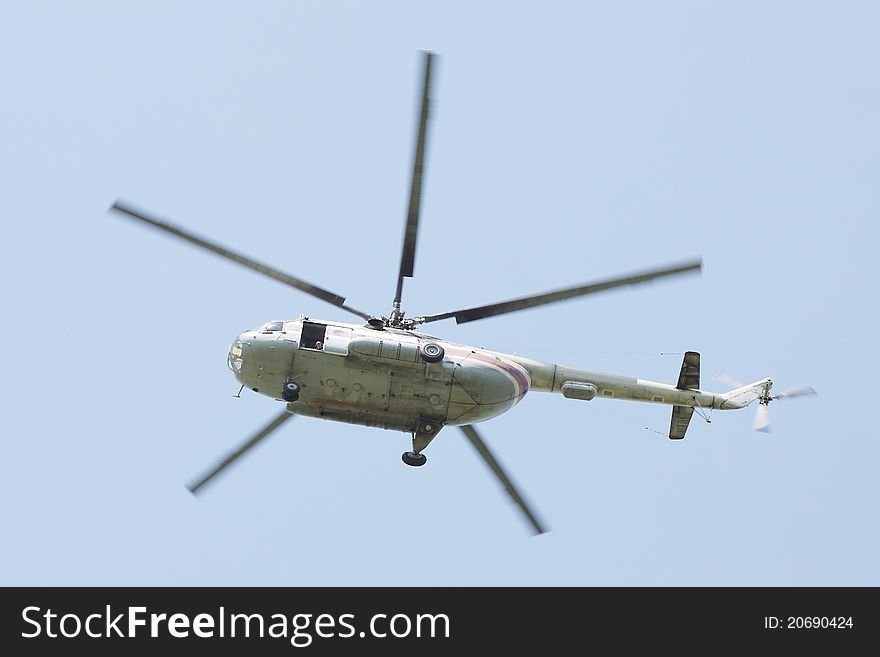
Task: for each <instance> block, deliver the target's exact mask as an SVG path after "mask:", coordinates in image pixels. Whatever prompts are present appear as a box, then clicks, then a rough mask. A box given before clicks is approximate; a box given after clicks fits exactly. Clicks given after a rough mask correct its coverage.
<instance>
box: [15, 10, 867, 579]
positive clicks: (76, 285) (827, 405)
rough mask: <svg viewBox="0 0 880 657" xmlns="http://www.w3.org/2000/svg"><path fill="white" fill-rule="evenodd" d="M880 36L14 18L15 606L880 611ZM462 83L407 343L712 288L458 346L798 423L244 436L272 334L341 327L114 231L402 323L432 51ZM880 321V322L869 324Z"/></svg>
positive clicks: (416, 15) (626, 423)
mask: <svg viewBox="0 0 880 657" xmlns="http://www.w3.org/2000/svg"><path fill="white" fill-rule="evenodd" d="M878 14H880V12H878V10H877V8H876V5H875V4H874V3H868V2H864V3H859V2H840V3H819V2H781V1H774V2H738V3H704V2H667V3H651V2H619V3H586V2H584V3H540V6H539V5H538V4H536V3H511V2H503V3H500V2H499V3H490V2H486V3H467V2H443V3H413V2H383V3H356V2H335V3H334V2H258V3H251V4H250V5H248V7H247V8H244V7H242V6H241V4H240V3H222V2H220V3H218V2H192V3H185V4H183V3H176V2H149V3H146V2H127V3H114V2H82V3H75V2H32V3H25V4H23V3H6V4H5V5H4V6H3V8H2V9H0V56H2V57H3V61H5V62H6V65H5V66H4V67H3V70H2V72H0V84H2V88H3V101H2V103H0V143H2V149H0V179H2V181H3V183H2V189H3V193H2V194H0V215H2V217H3V226H4V231H3V235H4V245H5V247H6V248H5V249H4V257H3V258H2V259H0V281H2V290H3V298H4V304H3V305H4V311H3V317H4V321H3V325H4V337H5V344H6V349H5V351H4V358H3V362H4V365H5V368H4V372H5V374H6V386H5V390H4V392H3V394H2V396H0V408H2V413H3V417H4V422H3V429H2V433H0V440H2V447H3V453H4V458H3V459H2V460H0V522H2V526H3V527H4V540H3V541H2V542H0V583H2V584H7V585H10V584H28V585H50V584H62V585H66V584H89V585H102V584H107V585H138V584H140V585H153V584H156V585H159V584H163V585H164V584H182V585H190V584H207V585H215V584H216V585H222V584H229V585H430V584H434V585H514V584H524V585H575V584H577V585H741V584H742V585H745V584H749V585H841V584H842V585H878V584H880V567H878V562H877V558H876V555H877V554H878V552H880V535H878V528H877V522H876V516H877V499H878V484H877V475H876V469H877V463H878V457H880V448H878V442H877V430H876V428H875V424H876V422H875V418H874V415H873V410H874V406H875V400H874V377H875V372H876V369H877V357H876V347H875V344H874V342H875V339H876V335H877V329H878V318H877V302H876V300H875V299H876V293H872V292H871V289H872V288H873V287H874V281H876V280H877V276H878V266H877V258H876V244H877V229H876V222H877V215H878V209H880V191H878V190H880V185H878V180H880V161H878V153H880V130H878V122H877V117H878V116H880V82H878V76H877V74H876V63H877V61H878V60H880V47H878V44H877V39H876V25H877V24H878V18H880V15H878ZM421 48H430V49H433V50H435V51H437V52H438V53H439V54H440V55H441V56H442V59H441V60H440V61H439V66H438V68H437V76H436V86H435V96H436V104H435V107H436V111H435V113H434V118H435V121H434V122H433V124H432V132H431V142H430V149H429V154H428V163H427V174H426V175H427V178H426V184H425V188H424V205H423V215H422V226H421V233H420V241H419V248H418V251H417V256H416V276H415V279H413V280H412V281H407V284H406V287H405V292H404V305H405V307H406V308H407V309H408V310H409V312H410V314H419V313H430V312H440V311H444V310H448V309H451V308H456V307H462V306H467V305H475V304H479V303H484V302H491V301H496V300H500V299H504V298H508V297H510V296H515V295H519V294H525V293H529V292H539V291H542V290H545V289H548V288H553V287H559V286H564V285H568V284H574V283H578V282H581V281H588V280H591V279H596V278H602V277H605V276H610V275H613V274H618V273H625V272H628V271H630V270H633V269H640V268H643V267H648V266H653V265H662V264H665V263H667V262H674V261H677V260H680V259H683V258H687V257H691V256H697V255H701V256H703V258H704V262H705V267H704V272H703V274H702V276H698V277H689V278H684V279H680V280H674V281H670V282H664V283H656V284H654V285H649V286H644V287H642V288H640V289H638V290H622V291H620V292H616V293H610V294H607V295H597V296H595V297H592V298H589V299H584V300H581V301H575V302H570V303H565V304H561V305H559V306H556V307H553V308H544V309H537V310H532V311H527V312H524V313H519V314H514V315H508V316H506V317H503V318H496V319H490V320H485V321H481V322H474V323H472V324H467V325H463V326H456V325H455V324H454V322H446V323H443V324H439V323H438V324H435V325H433V326H432V327H431V328H432V331H433V332H434V333H437V334H439V335H441V336H444V337H447V338H448V339H452V340H456V341H459V342H463V343H468V344H475V345H479V346H485V347H488V348H495V349H499V350H509V351H514V350H518V351H520V352H521V353H523V354H525V355H529V356H533V357H536V358H541V359H544V360H551V361H558V362H562V363H566V364H570V365H574V366H578V367H583V368H587V369H598V370H605V371H612V372H617V373H620V374H625V375H634V376H639V377H642V378H648V379H653V380H659V381H666V382H674V381H675V380H676V378H677V375H678V370H679V366H680V356H676V355H672V356H664V355H660V354H661V353H680V352H683V351H685V350H687V349H694V350H697V351H700V352H701V353H702V364H703V385H704V387H705V388H708V389H715V390H721V389H723V386H720V385H717V384H715V383H714V382H713V381H712V380H711V376H712V374H714V373H715V372H718V371H726V372H729V373H731V374H733V375H735V376H736V377H738V378H740V379H743V380H747V381H752V380H756V379H759V378H762V377H764V376H771V377H773V378H774V380H775V381H776V382H777V386H778V388H777V390H782V389H785V388H787V387H792V386H795V385H799V384H803V383H809V384H812V385H813V386H814V387H815V388H816V389H817V390H818V391H819V393H820V396H819V397H818V398H815V399H810V400H801V401H792V402H791V403H788V404H777V405H774V406H773V407H772V409H771V413H772V416H773V421H774V432H773V433H771V434H769V435H764V434H759V433H755V432H753V431H752V430H751V423H752V420H753V412H752V411H744V412H738V413H716V414H715V415H714V416H713V422H712V423H711V424H706V423H704V422H702V421H699V420H698V419H696V418H695V419H694V421H693V422H692V424H691V428H690V430H689V433H688V437H687V439H686V440H684V441H682V442H680V443H673V442H671V441H669V440H667V439H665V438H664V437H663V436H661V435H658V434H657V433H655V432H653V431H651V430H645V427H650V428H651V429H657V430H659V431H661V432H665V430H666V429H667V427H668V423H669V415H668V414H669V409H668V408H664V407H656V406H652V405H639V404H634V403H628V402H618V401H609V400H596V401H595V402H590V403H582V402H576V401H572V400H566V399H563V398H561V397H556V396H551V395H543V396H542V395H540V394H537V393H536V394H533V395H529V396H528V398H527V399H526V400H525V403H523V404H521V405H519V406H518V407H516V408H515V409H514V410H513V411H511V412H510V413H508V414H506V415H504V416H501V417H500V418H498V419H496V420H493V421H490V422H488V423H486V424H484V425H482V427H481V428H482V432H483V435H484V437H485V439H486V440H487V442H488V443H489V444H490V445H491V447H492V448H493V449H494V451H495V452H496V453H497V455H498V456H499V458H500V459H501V460H502V462H503V463H504V464H505V465H506V467H507V468H508V470H509V471H510V472H511V473H512V475H513V477H514V478H515V480H516V481H517V482H518V484H519V485H520V486H521V487H522V489H523V490H524V491H526V493H527V494H528V496H529V497H530V499H531V501H532V502H533V504H534V506H535V507H536V508H537V509H538V510H539V511H540V513H541V515H542V517H543V518H544V519H545V520H546V521H547V524H548V525H550V527H551V528H552V531H551V532H550V533H549V534H546V535H544V536H540V537H538V538H531V537H530V536H529V534H528V532H527V531H526V528H525V525H524V524H523V522H522V521H521V519H520V518H519V516H518V514H517V513H516V511H515V508H514V507H513V506H512V505H511V504H510V503H509V501H508V499H507V498H506V496H505V494H504V493H503V491H501V490H500V487H499V486H498V485H497V484H496V482H495V481H494V479H492V478H491V477H490V476H489V474H488V472H487V471H486V469H485V466H484V465H483V463H482V462H480V461H479V459H478V458H477V456H476V454H475V453H473V450H472V449H471V447H470V446H469V445H468V444H467V443H466V441H465V440H464V438H463V436H462V435H461V434H460V432H458V431H453V430H446V431H444V432H443V433H442V434H440V436H439V437H438V438H437V439H436V440H435V441H434V443H433V444H432V445H431V446H430V448H429V449H428V450H427V452H426V454H427V456H428V459H429V462H428V465H427V466H426V467H425V468H420V469H413V468H407V467H406V466H404V465H403V464H402V463H401V461H400V453H401V452H402V451H403V450H404V449H405V448H406V447H407V444H408V439H407V437H406V436H404V435H403V434H397V433H392V432H383V431H381V430H377V429H366V428H360V427H354V426H347V425H339V424H334V423H329V422H322V421H318V420H310V419H306V418H296V419H295V420H294V421H292V422H290V423H287V424H286V425H285V427H284V428H283V430H281V431H280V432H279V433H278V434H276V435H274V436H273V437H272V438H271V439H270V440H269V441H268V442H267V443H266V444H264V445H262V446H261V447H260V448H258V449H257V450H255V451H254V453H253V454H251V455H250V457H249V458H247V459H246V460H244V461H242V462H241V463H240V465H239V466H238V467H237V468H235V470H234V471H232V472H230V473H229V474H228V476H226V477H224V478H223V479H222V480H220V481H219V482H217V484H216V485H214V486H212V487H211V488H210V489H206V491H205V494H204V495H203V496H202V497H201V498H200V499H194V498H193V497H192V496H190V494H189V493H188V492H187V490H186V489H185V487H184V485H185V483H187V482H189V481H191V480H192V478H193V477H194V476H195V475H197V474H199V473H200V472H202V471H203V470H204V469H205V468H206V467H208V466H210V465H212V464H213V463H215V462H216V460H217V459H218V458H219V457H221V456H222V455H224V454H225V453H226V452H227V451H228V450H229V449H231V448H233V447H234V446H236V445H237V444H239V443H240V442H241V441H243V440H244V439H245V438H246V437H247V436H248V435H249V433H250V432H252V431H253V430H255V429H256V428H257V427H259V426H261V425H262V424H263V423H265V422H266V421H267V420H268V419H269V418H271V417H272V416H273V415H274V414H275V413H276V412H277V411H278V407H277V405H275V404H273V402H272V401H271V400H269V399H266V398H264V397H261V396H258V395H255V394H252V393H251V394H243V395H242V397H241V399H234V398H233V397H232V395H233V393H235V392H236V390H237V385H236V382H235V380H234V379H233V377H232V375H231V374H230V373H229V371H228V370H227V369H226V363H225V358H226V352H227V348H228V345H229V343H230V342H231V340H232V339H234V337H235V336H236V335H237V334H238V333H239V332H241V331H242V330H244V329H246V328H250V327H253V326H256V325H258V324H260V323H262V322H263V321H266V320H269V319H275V318H296V317H297V316H298V315H299V314H300V313H305V314H308V315H311V316H316V317H322V318H327V319H334V318H335V319H341V320H343V321H350V317H349V316H345V315H344V314H341V313H339V312H337V311H336V310H335V309H334V308H332V307H330V306H326V305H324V304H322V303H321V302H320V301H318V300H315V299H312V298H310V297H307V296H305V295H303V294H301V293H298V292H296V291H293V290H290V289H288V288H286V287H284V286H282V285H279V284H277V283H275V282H273V281H270V280H268V279H263V278H262V277H260V276H258V275H256V274H252V273H250V272H247V271H244V270H241V269H240V268H238V267H235V266H234V265H231V264H226V263H224V262H223V261H221V260H219V259H217V258H214V257H212V256H210V255H206V254H203V253H201V252H198V251H196V250H194V249H192V248H190V247H188V246H186V245H182V244H179V243H176V242H175V241H173V240H171V239H168V238H166V237H164V236H162V235H159V234H156V233H154V232H153V231H148V230H145V229H143V228H141V227H139V226H136V225H132V224H131V223H130V222H126V221H124V220H121V219H119V218H117V217H115V216H112V215H108V214H106V208H107V207H108V206H109V205H110V204H111V203H112V202H113V200H114V199H116V198H117V197H121V198H124V199H127V200H128V201H131V202H132V203H135V204H138V205H140V206H142V207H144V208H148V209H150V210H152V211H154V212H156V213H157V214H160V215H163V216H166V217H170V218H173V220H175V221H176V222H178V223H180V224H182V225H184V226H186V227H188V228H190V229H191V230H193V231H196V232H199V233H202V234H205V235H208V236H211V237H213V238H214V239H216V240H217V241H219V242H220V243H223V244H226V245H229V246H233V247H235V248H237V249H239V250H241V251H242V252H244V253H247V254H250V255H252V256H255V257H257V258H259V259H262V260H265V261H267V262H269V263H272V264H274V265H276V266H277V267H279V268H281V269H284V270H288V271H290V272H291V273H294V274H296V275H299V276H302V277H304V278H306V279H308V280H311V281H314V282H316V283H318V284H320V285H322V286H325V287H327V288H329V289H331V290H333V291H336V292H339V293H341V294H343V295H345V296H347V297H348V300H349V302H350V303H351V304H352V305H353V306H355V307H357V308H364V309H366V310H369V311H372V312H377V313H381V312H386V313H387V312H388V311H389V310H390V303H391V299H392V296H393V293H394V283H395V277H396V273H397V266H398V263H399V249H400V244H401V237H402V230H403V220H404V216H405V207H406V194H407V184H408V176H409V173H408V169H409V162H410V158H411V149H412V139H413V133H414V112H415V100H416V84H417V74H418V58H417V50H418V49H421ZM872 299H874V300H872Z"/></svg>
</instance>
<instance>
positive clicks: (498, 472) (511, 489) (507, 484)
mask: <svg viewBox="0 0 880 657" xmlns="http://www.w3.org/2000/svg"><path fill="white" fill-rule="evenodd" d="M459 429H461V430H462V431H463V432H464V435H465V436H467V438H468V440H470V441H471V445H473V446H474V448H475V449H476V450H477V452H479V453H480V456H482V457H483V460H484V461H485V462H486V465H488V466H489V468H491V470H492V472H494V473H495V476H496V477H498V480H499V481H500V482H501V484H502V485H503V486H504V488H505V490H507V492H508V493H509V494H510V497H511V498H513V501H514V502H515V503H516V505H517V506H518V507H519V508H520V510H521V511H522V512H523V513H524V514H525V516H526V518H527V519H528V521H529V523H531V525H532V527H533V528H534V530H535V534H543V533H544V532H546V531H547V530H546V529H544V526H543V525H542V524H541V523H540V522H539V521H538V519H537V518H536V517H535V514H534V513H532V510H531V509H530V508H529V505H528V504H527V503H526V501H525V500H524V499H523V497H522V495H520V494H519V492H518V491H517V490H516V486H514V485H513V482H512V481H511V480H510V477H508V476H507V474H506V473H505V472H504V470H503V469H502V467H501V464H500V463H498V461H497V460H496V459H495V457H494V456H493V455H492V452H490V451H489V448H488V447H487V446H486V443H484V442H483V439H482V438H480V434H478V433H477V430H476V429H474V427H473V425H470V424H466V425H464V426H462V427H459Z"/></svg>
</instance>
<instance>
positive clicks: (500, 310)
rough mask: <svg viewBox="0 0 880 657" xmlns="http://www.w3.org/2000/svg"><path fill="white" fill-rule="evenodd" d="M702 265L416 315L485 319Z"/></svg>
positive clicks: (686, 264)
mask: <svg viewBox="0 0 880 657" xmlns="http://www.w3.org/2000/svg"><path fill="white" fill-rule="evenodd" d="M702 266H703V261H702V260H693V261H689V262H684V263H682V264H680V265H674V266H670V267H664V268H663V269H650V270H648V271H644V272H640V273H637V274H632V275H630V276H624V277H622V278H610V279H608V280H604V281H598V282H595V283H586V284H584V285H578V286H577V287H570V288H565V289H563V290H554V291H551V292H545V293H543V294H535V295H532V296H528V297H520V298H518V299H510V300H509V301H501V302H499V303H493V304H489V305H486V306H476V307H474V308H467V309H465V310H453V311H451V312H448V313H439V314H437V315H426V316H424V317H422V318H420V319H421V320H422V321H424V322H436V321H438V320H441V319H448V318H449V317H455V322H456V323H457V324H464V323H465V322H473V321H474V320H477V319H485V318H486V317H494V316H495V315H503V314H505V313H512V312H516V311H517V310H525V309H526V308H534V307H535V306H543V305H545V304H548V303H556V302H557V301H564V300H566V299H572V298H574V297H580V296H584V295H586V294H595V293H596V292H604V291H605V290H610V289H612V288H615V287H621V286H624V285H638V284H640V283H647V282H649V281H652V280H654V279H656V278H663V277H665V276H674V275H676V274H684V273H686V272H690V271H699V270H700V269H701V268H702Z"/></svg>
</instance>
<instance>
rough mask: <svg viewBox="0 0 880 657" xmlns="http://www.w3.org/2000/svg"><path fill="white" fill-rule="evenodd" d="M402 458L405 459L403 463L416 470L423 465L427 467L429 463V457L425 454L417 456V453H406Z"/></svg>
mask: <svg viewBox="0 0 880 657" xmlns="http://www.w3.org/2000/svg"><path fill="white" fill-rule="evenodd" d="M400 458H402V459H403V462H404V463H406V464H407V465H411V466H413V467H414V468H417V467H419V466H421V465H425V463H427V462H428V457H427V456H425V455H424V454H416V453H415V452H404V453H403V454H402V455H401V456H400Z"/></svg>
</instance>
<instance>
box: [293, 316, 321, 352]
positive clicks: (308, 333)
mask: <svg viewBox="0 0 880 657" xmlns="http://www.w3.org/2000/svg"><path fill="white" fill-rule="evenodd" d="M326 334H327V325H326V324H316V323H314V322H303V328H302V335H301V336H300V339H299V347H300V349H317V350H319V351H320V350H323V349H324V337H325V335H326Z"/></svg>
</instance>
